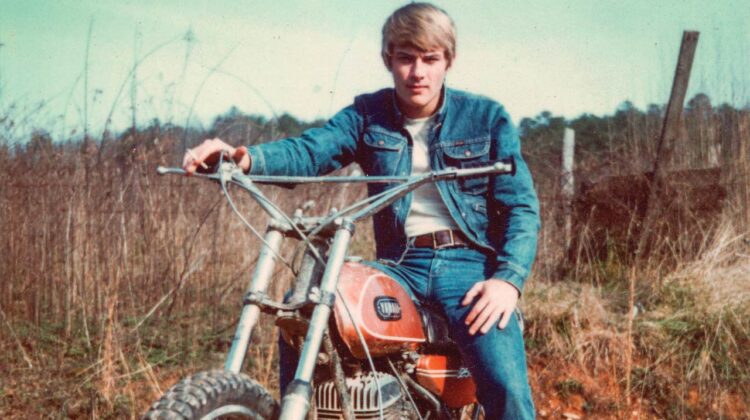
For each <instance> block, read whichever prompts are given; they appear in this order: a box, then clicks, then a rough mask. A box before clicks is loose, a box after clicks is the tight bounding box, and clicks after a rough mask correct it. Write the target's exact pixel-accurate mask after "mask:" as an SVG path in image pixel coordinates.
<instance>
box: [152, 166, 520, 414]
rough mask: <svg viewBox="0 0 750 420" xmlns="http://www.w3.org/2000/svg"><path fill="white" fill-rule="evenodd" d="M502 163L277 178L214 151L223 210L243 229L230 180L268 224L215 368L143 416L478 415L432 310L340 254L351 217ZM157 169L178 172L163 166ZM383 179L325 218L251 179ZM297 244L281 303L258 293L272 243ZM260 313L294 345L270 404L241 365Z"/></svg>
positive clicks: (468, 381)
mask: <svg viewBox="0 0 750 420" xmlns="http://www.w3.org/2000/svg"><path fill="white" fill-rule="evenodd" d="M513 170H514V165H513V162H512V161H501V162H494V163H492V164H490V165H489V166H482V167H473V168H461V169H457V168H447V169H443V170H440V171H434V172H430V173H425V174H419V175H413V176H385V177H368V176H328V177H286V176H252V175H245V174H244V173H243V172H242V171H241V170H240V169H239V168H238V167H237V166H236V165H234V164H233V163H230V162H226V161H224V160H223V159H222V160H221V163H220V164H218V165H217V170H216V171H215V172H214V173H210V174H195V175H194V176H196V177H203V178H205V179H208V180H212V181H216V182H218V183H219V184H220V185H221V188H222V191H223V192H224V194H225V196H226V198H227V200H228V202H229V204H230V206H231V207H232V209H233V211H234V212H235V213H236V214H237V215H238V216H239V217H240V218H241V219H242V221H243V223H245V224H246V225H247V226H248V227H249V228H250V229H251V230H253V232H255V233H256V234H257V235H258V236H259V237H260V236H261V235H259V234H258V232H257V231H255V230H254V229H253V228H252V226H251V225H250V224H249V223H247V221H246V220H245V218H244V217H243V216H242V215H241V214H240V212H239V211H238V210H237V208H236V206H235V205H234V203H233V202H232V199H231V197H230V195H229V192H228V190H227V188H228V186H229V185H236V186H239V187H241V188H242V189H243V190H245V191H246V192H248V193H249V194H250V195H251V196H252V198H253V199H254V200H255V201H256V202H257V203H258V204H259V205H260V207H261V208H262V209H263V210H264V211H265V212H266V213H268V215H269V216H270V221H269V223H268V227H267V230H266V232H265V235H263V236H262V243H263V245H262V247H261V250H260V254H259V257H258V260H257V263H256V266H255V272H254V275H253V276H252V279H251V281H250V285H249V288H248V289H247V292H246V294H245V295H244V299H243V302H242V304H243V306H242V313H241V315H240V318H239V322H238V325H237V330H236V333H235V335H234V339H233V341H232V346H231V348H230V350H229V354H228V355H227V358H226V362H225V365H224V369H223V370H214V371H209V372H203V373H198V374H196V375H193V376H191V377H189V378H187V379H184V380H182V381H181V382H179V383H177V384H176V385H174V386H173V387H172V388H170V389H169V390H168V391H166V393H165V394H164V395H163V396H162V397H161V399H159V400H158V401H157V402H155V403H154V404H153V405H152V406H151V408H150V410H149V411H148V412H147V413H146V414H145V416H144V418H147V419H185V418H187V419H199V418H200V419H214V418H261V419H276V418H280V419H304V418H307V417H312V418H320V419H339V418H343V419H355V418H356V419H368V418H373V419H374V418H380V419H385V418H389V419H392V418H407V419H428V418H429V419H436V418H440V419H472V418H473V419H479V418H483V411H482V409H481V406H480V405H479V404H478V402H477V399H476V395H475V391H476V384H475V383H474V381H473V379H472V377H471V374H470V373H469V371H468V369H466V368H465V367H464V366H463V365H462V361H461V356H460V354H459V352H458V349H457V347H456V345H455V343H453V342H452V341H451V339H450V337H449V335H448V328H447V322H446V321H445V320H444V318H443V317H442V316H441V315H440V314H439V313H437V312H435V311H433V310H430V309H428V308H423V307H421V306H419V305H418V304H417V303H415V302H414V301H412V299H411V298H410V296H409V294H408V293H407V291H406V290H405V289H404V288H403V287H402V286H401V285H400V284H399V283H398V282H396V281H395V280H394V279H392V278H391V277H389V276H388V275H386V274H385V273H383V272H381V271H379V270H377V269H375V268H373V267H371V266H368V265H366V264H363V263H362V262H360V261H361V259H358V258H356V257H350V256H348V255H347V250H348V246H349V243H350V240H351V238H352V235H353V234H354V230H355V229H354V227H355V223H356V222H358V221H360V220H362V219H364V218H367V217H369V216H372V215H373V214H375V213H377V212H378V211H379V210H381V209H383V208H385V207H387V206H389V205H390V204H391V203H393V202H395V201H396V200H398V199H399V198H401V197H403V196H404V195H406V194H408V193H409V192H410V191H412V190H414V189H416V188H418V187H419V186H421V185H424V184H426V183H430V182H437V181H450V180H455V179H458V178H468V177H486V176H498V175H503V174H509V173H512V172H513ZM158 171H159V173H160V174H184V172H183V171H182V170H181V169H176V168H162V167H160V168H159V169H158ZM321 182H323V183H356V182H366V183H389V184H391V185H390V187H391V188H389V189H386V190H385V191H384V192H381V193H379V194H375V195H372V196H369V197H367V198H365V199H363V200H361V201H359V202H356V203H354V204H352V205H350V206H349V207H347V208H345V209H343V210H340V211H336V210H335V209H334V210H332V212H331V213H330V214H328V215H326V216H322V217H307V216H304V209H298V210H296V211H295V213H294V215H293V216H292V217H290V216H288V215H286V214H284V212H282V211H281V210H280V209H279V208H278V206H276V205H275V204H274V203H273V202H271V201H270V200H269V199H268V198H267V197H266V196H265V195H264V194H263V192H262V191H261V190H260V189H259V188H258V186H257V185H256V184H274V185H290V184H291V185H299V184H306V183H321ZM285 238H291V239H295V240H297V241H299V243H298V251H299V253H298V254H297V256H298V257H299V256H300V255H301V257H300V258H297V260H298V261H300V263H299V267H298V268H297V269H296V279H295V281H294V286H293V290H292V291H291V292H290V293H291V294H290V295H288V298H287V299H286V300H284V301H281V302H278V301H274V300H272V299H271V298H270V297H269V296H268V295H267V294H266V290H267V289H268V286H269V283H270V282H271V281H272V274H273V273H274V265H275V263H276V262H277V260H279V259H281V257H280V255H279V250H280V247H281V244H282V241H283V240H284V239H285ZM261 314H268V315H270V316H273V317H275V319H276V325H277V326H278V327H279V329H280V331H281V333H282V337H283V338H284V340H286V342H287V343H288V344H290V345H291V346H292V347H294V348H295V349H297V350H298V353H299V362H298V365H297V369H296V372H295V375H294V380H293V381H292V382H291V383H290V384H289V385H288V386H287V387H286V393H285V394H284V396H283V398H282V399H281V402H280V403H279V402H277V401H276V400H275V399H274V398H273V397H272V396H271V394H270V393H269V392H268V391H267V390H266V389H265V388H264V387H263V386H262V385H260V384H259V383H258V382H256V381H254V380H253V379H251V378H250V377H249V376H247V375H246V374H243V373H241V370H242V366H243V363H244V360H245V355H246V353H247V349H248V345H249V343H250V339H251V336H252V333H253V329H254V327H255V326H256V325H257V324H258V321H259V318H260V315H261Z"/></svg>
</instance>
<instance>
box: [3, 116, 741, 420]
mask: <svg viewBox="0 0 750 420" xmlns="http://www.w3.org/2000/svg"><path fill="white" fill-rule="evenodd" d="M643 115H644V114H635V115H634V116H632V117H633V118H632V119H631V120H625V127H630V131H627V130H626V131H624V132H623V134H622V136H623V137H622V139H618V138H614V139H613V137H612V133H611V132H610V133H609V137H607V134H606V133H602V132H596V133H595V134H596V135H599V136H601V138H602V139H603V140H602V143H601V144H609V146H608V147H602V146H601V144H600V143H591V144H582V146H581V149H580V150H579V156H580V158H579V159H580V160H579V161H578V162H577V165H578V168H579V169H578V170H577V176H580V177H579V178H583V179H595V177H594V175H595V174H597V173H600V172H601V168H602V165H606V166H607V168H608V173H610V174H628V173H634V172H639V170H640V168H639V167H634V166H627V165H625V164H624V163H623V162H626V161H628V156H635V157H637V159H635V160H632V159H631V160H630V162H648V161H649V160H650V159H652V157H653V147H652V148H651V149H649V148H648V147H646V145H648V144H649V142H652V141H653V140H654V132H655V131H658V123H657V124H655V123H654V122H653V121H652V120H653V119H656V120H657V121H658V118H659V115H658V113H657V114H656V115H650V116H649V115H646V116H645V117H644V118H646V119H644V120H643V121H641V120H638V118H640V117H641V116H643ZM712 115H713V114H712ZM716 115H719V116H721V118H719V117H712V118H710V119H708V120H700V119H698V117H696V116H693V117H692V118H688V119H687V123H686V127H687V131H686V132H687V134H688V135H687V136H686V137H685V141H684V143H681V144H680V145H678V147H679V148H680V150H679V151H680V153H677V155H678V156H680V158H679V161H678V162H676V164H677V165H681V166H680V167H682V168H685V167H690V166H691V165H692V163H691V162H695V161H701V160H702V159H703V157H705V154H706V153H708V152H706V150H709V146H710V144H712V142H713V143H716V142H717V140H716V139H717V138H719V139H720V140H721V141H723V142H724V143H722V144H728V145H729V146H724V152H723V153H722V154H720V156H719V158H718V159H719V160H718V163H717V164H718V165H719V166H720V167H721V168H722V169H721V173H722V175H721V178H720V183H719V184H717V185H716V188H722V190H723V191H726V197H725V199H724V201H723V203H722V205H721V211H720V212H719V213H716V214H713V215H712V216H711V218H710V219H709V220H701V221H700V223H698V222H696V223H691V222H690V221H680V222H679V224H678V229H677V234H675V235H672V236H665V237H663V238H661V239H662V240H659V241H655V243H654V246H653V247H652V249H651V252H650V253H649V255H647V256H633V255H632V253H629V252H628V250H627V249H624V248H623V247H621V246H619V245H620V244H619V243H618V242H616V241H615V242H612V243H605V244H587V243H586V241H583V245H581V246H584V247H586V246H589V245H591V246H592V247H594V246H598V247H602V246H603V247H604V248H605V250H606V253H605V255H604V257H603V258H602V257H601V256H600V255H599V254H597V255H596V256H594V254H593V253H592V254H591V256H590V257H587V258H580V255H584V256H585V255H589V254H586V253H583V254H581V253H579V254H578V256H579V258H570V256H569V254H566V252H565V250H564V249H563V245H562V241H561V237H562V226H561V224H560V223H558V222H559V220H560V208H559V205H558V203H559V187H558V181H557V178H556V176H557V172H559V169H558V166H559V155H558V154H557V149H555V147H553V146H550V147H547V146H545V145H546V144H547V143H549V144H552V143H553V142H554V139H555V138H556V139H558V140H559V139H560V138H561V135H562V134H561V132H560V131H559V130H555V127H554V125H553V124H551V123H550V121H547V124H546V125H545V126H544V127H542V128H544V129H545V130H547V129H549V130H547V131H545V130H540V129H539V127H536V128H537V129H536V130H531V129H529V130H527V131H525V140H524V142H525V143H524V147H525V153H526V154H527V158H528V161H529V163H530V165H531V167H532V170H533V172H534V174H535V180H536V183H537V187H538V190H539V193H540V197H541V198H542V209H543V225H544V226H543V231H542V234H541V238H540V248H539V256H538V260H537V263H536V265H535V269H534V273H533V275H532V278H531V279H530V280H529V282H528V287H527V289H526V291H525V293H524V297H523V300H522V306H523V309H524V312H525V315H526V318H527V330H526V332H525V335H526V340H527V348H528V353H529V361H530V362H529V364H530V374H531V378H532V386H533V391H534V398H535V401H536V405H537V410H538V412H539V414H540V416H542V417H549V418H560V417H561V416H562V415H564V414H568V415H569V416H588V417H590V418H631V417H637V418H697V417H701V418H748V417H747V414H746V411H748V410H750V242H749V240H750V236H749V231H748V226H750V208H748V185H750V173H749V172H748V166H749V165H750V163H749V161H748V145H750V135H749V134H748V131H749V130H748V125H749V122H750V117H749V114H748V112H747V111H746V110H745V111H740V110H737V111H735V112H734V113H733V114H731V118H733V119H731V120H730V121H727V120H725V119H722V118H725V114H718V113H716ZM625 117H627V115H625ZM648 118H651V120H649V119H648ZM726 118H729V117H726ZM578 123H579V124H581V122H580V121H578ZM256 125H257V124H256ZM726 127H729V134H730V138H726V137H724V135H723V134H721V133H726V130H727V128H726ZM256 128H257V127H256ZM225 129H226V130H227V132H226V133H225V134H227V136H228V137H231V136H230V134H231V133H233V132H234V131H232V132H231V133H230V131H229V128H227V127H225ZM583 129H584V128H578V129H577V130H583ZM722 130H723V131H722ZM242 133H244V134H243V135H240V136H239V137H237V138H234V139H233V140H232V141H233V142H236V143H239V142H242V141H244V140H247V139H249V138H257V137H254V136H256V134H257V133H256V134H252V133H251V131H248V130H245V131H242ZM260 133H261V134H262V133H263V131H262V130H261V131H260ZM207 134H209V133H207ZM210 134H213V135H222V134H223V133H222V132H219V133H210ZM267 134H269V135H271V136H278V135H280V134H284V133H283V132H282V133H278V132H276V133H273V130H271V132H270V133H267ZM720 134H721V135H720ZM257 135H258V136H259V135H260V134H257ZM618 135H619V134H618ZM243 136H244V137H243ZM700 136H703V137H700ZM711 136H713V137H711ZM194 137H199V135H196V136H194ZM184 138H185V136H183V133H181V132H180V130H179V129H176V128H174V127H162V126H160V125H158V124H155V125H153V126H151V127H149V128H148V129H143V130H139V131H137V132H132V133H130V134H128V133H125V134H123V135H122V136H121V138H118V139H109V138H107V139H104V140H99V141H88V142H82V141H72V140H71V141H52V140H51V138H50V137H49V136H46V135H45V134H44V133H40V132H35V133H34V134H32V135H31V136H30V137H28V138H27V139H26V140H27V141H25V142H24V143H23V144H21V143H12V142H10V141H6V142H5V143H0V185H2V189H0V214H2V219H1V220H0V233H1V234H2V238H3V240H2V241H0V278H2V279H3V280H2V284H0V310H1V312H0V318H1V319H0V331H1V333H0V414H1V417H3V418H41V417H48V418H136V417H138V415H139V414H140V413H143V412H144V410H145V409H146V407H147V406H148V405H149V404H150V403H151V402H152V401H153V400H154V399H155V398H157V397H158V396H159V395H160V393H161V392H162V391H163V390H165V389H166V388H168V387H169V386H170V385H172V384H173V383H174V382H176V381H177V380H178V379H179V378H181V377H183V376H185V375H187V374H190V373H193V372H195V371H198V370H203V369H207V368H213V367H218V366H221V364H222V361H223V355H224V354H225V352H226V351H227V348H228V346H229V343H230V340H231V335H232V333H233V327H234V323H235V322H236V319H237V316H238V313H239V308H240V302H241V296H242V293H243V291H244V289H245V287H246V282H247V280H248V278H249V270H250V267H252V264H253V262H254V259H255V258H256V252H257V249H258V241H257V240H256V239H255V238H254V237H253V236H252V235H250V234H249V232H247V231H246V230H245V228H244V227H243V226H242V225H241V222H240V221H239V220H237V219H236V218H235V217H233V215H232V214H231V210H230V209H229V207H228V206H227V204H226V202H225V200H224V199H223V198H222V196H221V194H220V192H219V191H218V189H217V188H216V187H215V186H214V185H203V184H204V183H201V182H198V181H197V180H194V179H184V178H177V177H158V176H157V175H156V173H155V170H154V169H155V167H156V166H157V165H173V164H175V163H176V162H177V161H178V159H179V156H180V154H179V150H180V147H181V142H182V141H183V139H184ZM606 139H609V143H607V142H606V141H605V140H606ZM712 139H713V140H712ZM613 140H614V144H615V146H614V147H613V146H612V144H613ZM192 141H195V140H194V139H191V140H190V142H192ZM644 150H645V151H644ZM618 156H619V158H618ZM644 166H647V164H644ZM267 191H269V193H270V194H271V196H272V197H274V198H275V199H276V201H277V202H279V203H281V205H282V207H283V208H285V209H286V210H287V211H291V210H293V209H294V208H295V207H296V206H298V205H300V204H301V203H304V202H305V201H307V200H310V199H315V200H316V201H317V204H316V207H315V211H316V212H320V213H325V212H326V210H327V209H329V208H331V207H338V208H341V206H342V205H343V204H344V203H347V202H351V201H352V200H353V199H354V198H355V197H362V196H364V194H365V191H364V189H362V188H328V189H327V188H324V187H320V186H316V187H311V188H298V189H296V190H294V191H293V192H289V191H287V190H280V189H273V188H269V189H267ZM235 198H236V200H237V202H238V203H239V205H240V207H241V208H242V209H243V210H244V211H245V212H246V214H249V215H253V217H255V216H254V215H258V214H259V211H258V208H257V206H256V205H255V204H254V203H251V202H249V201H248V200H246V199H245V198H244V197H239V196H237V197H235ZM634 217H635V216H634ZM251 222H252V223H253V224H254V225H255V226H256V227H258V228H261V229H262V228H263V225H262V224H263V219H260V218H251ZM589 227H590V226H587V225H586V224H585V223H579V224H578V225H577V226H576V229H575V232H577V234H580V235H583V234H584V233H585V232H586V229H588V228H589ZM634 232H636V233H637V231H634ZM372 243H373V240H372V232H371V228H370V227H369V225H363V226H362V227H361V228H360V229H359V231H358V233H357V236H356V237H355V244H354V249H353V253H354V254H359V255H363V256H365V257H370V258H371V257H372V255H373V250H372ZM625 248H626V247H625ZM290 251H291V248H288V249H286V248H285V251H284V252H286V253H289V252H290ZM289 280H290V277H289V275H288V273H286V272H284V271H283V270H281V269H280V270H279V272H278V274H277V276H276V281H275V282H274V284H273V287H272V289H273V290H272V294H273V295H274V296H276V297H278V296H280V295H281V294H282V292H283V291H284V290H285V289H286V288H287V287H288V283H289ZM273 329H274V327H273V326H272V325H271V324H268V323H266V324H264V326H263V331H264V332H263V333H262V334H258V335H256V337H255V343H254V345H253V347H252V349H251V350H250V358H249V364H248V372H249V373H250V374H251V376H253V377H255V378H257V379H258V380H260V381H261V382H263V383H265V384H267V385H268V386H269V387H270V388H271V389H275V383H276V368H275V361H276V358H277V355H276V347H275V336H276V334H275V332H274V331H273Z"/></svg>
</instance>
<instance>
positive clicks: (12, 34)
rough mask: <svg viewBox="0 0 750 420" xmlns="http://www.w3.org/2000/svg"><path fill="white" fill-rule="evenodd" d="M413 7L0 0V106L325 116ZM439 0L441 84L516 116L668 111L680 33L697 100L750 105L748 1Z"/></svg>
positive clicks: (294, 1) (196, 117)
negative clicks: (443, 40)
mask: <svg viewBox="0 0 750 420" xmlns="http://www.w3.org/2000/svg"><path fill="white" fill-rule="evenodd" d="M405 3H406V2H404V1H395V0H380V1H371V0H369V1H361V0H349V1H345V0H325V1H324V0H307V1H302V0H276V1H268V0H262V1H261V0H255V1H250V0H248V1H242V0H212V1H203V0H181V1H177V0H159V1H145V0H118V1H113V0H97V1H92V0H46V1H43V0H0V44H2V45H1V46H0V112H3V111H4V110H5V111H4V112H5V113H15V114H14V115H16V118H18V119H19V120H21V117H23V118H25V120H24V121H25V122H26V125H27V126H32V125H39V126H42V127H41V128H45V129H47V130H48V131H50V132H53V133H59V135H61V136H64V135H66V133H68V134H69V133H70V132H72V131H75V130H78V131H80V130H81V128H82V127H83V125H84V122H87V123H88V127H89V129H90V130H91V131H92V132H95V131H96V130H101V129H103V127H104V126H105V123H106V121H108V120H110V121H111V125H110V127H111V128H114V129H122V128H125V127H127V126H129V124H130V123H131V119H132V117H133V112H132V109H133V107H132V105H133V104H135V117H136V121H137V123H139V124H146V123H148V121H151V120H152V119H154V118H158V119H159V120H160V121H161V122H173V123H175V124H185V123H186V122H188V121H189V123H190V124H204V125H207V124H210V123H211V121H212V120H213V118H214V117H215V116H216V115H219V114H222V113H224V112H226V111H227V110H229V109H230V108H231V107H232V106H236V107H237V108H238V109H239V110H241V111H242V112H246V113H255V114H261V115H265V116H268V117H271V116H273V115H280V114H281V113H284V112H288V113H290V114H292V115H294V116H295V117H297V118H301V119H304V120H312V119H316V118H327V117H330V116H331V115H332V114H333V113H335V112H336V111H337V110H339V109H341V108H343V107H344V106H347V105H349V104H350V103H351V102H352V100H353V98H354V96H356V95H357V94H360V93H364V92H369V91H373V90H377V89H379V88H381V87H385V86H391V85H392V81H391V80H392V79H391V78H390V75H389V73H388V72H387V70H386V69H385V67H384V66H383V64H382V61H381V59H380V56H379V52H380V30H381V27H382V24H383V22H384V20H385V18H386V17H387V16H388V15H389V14H390V13H391V12H392V11H393V10H395V9H396V8H398V7H399V6H401V5H403V4H405ZM435 4H437V5H438V6H440V7H442V8H444V9H445V10H446V11H447V12H448V13H449V14H450V15H451V16H452V17H453V19H454V21H455V23H456V26H457V28H458V47H457V59H456V62H455V64H454V66H453V68H452V69H451V70H450V72H449V73H448V77H447V84H448V85H449V86H451V87H453V88H457V89H464V90H468V91H471V92H475V93H481V94H484V95H486V96H489V97H491V98H494V99H496V100H498V101H499V102H501V103H502V104H504V105H505V107H506V108H507V109H508V110H509V112H510V114H511V116H512V117H513V119H514V120H516V121H519V120H520V119H521V118H523V117H533V116H535V115H537V114H539V113H540V112H541V111H543V110H548V111H550V112H552V113H553V114H557V115H563V116H565V117H567V118H574V117H576V116H578V115H580V114H582V113H594V114H599V115H602V114H611V113H612V112H614V111H615V109H616V108H617V106H618V105H619V104H621V103H622V102H623V101H625V100H630V101H632V102H633V103H634V104H635V105H636V106H638V107H639V108H645V107H646V106H647V105H648V104H650V103H660V104H663V103H666V102H667V100H668V97H669V92H670V89H671V84H672V77H673V75H674V67H675V63H676V60H677V54H678V50H679V45H680V40H681V37H682V31H683V30H698V31H700V33H701V34H700V40H699V43H698V48H697V51H696V56H695V62H694V65H693V72H692V77H691V81H690V88H689V90H688V98H690V97H692V96H693V95H694V94H696V93H699V92H703V93H706V94H708V95H709V96H710V97H711V99H712V101H713V103H715V104H718V103H722V102H729V103H732V104H734V105H737V106H746V105H748V103H750V71H748V69H750V3H748V1H747V0H714V1H696V0H629V1H621V0H617V1H615V0H569V1H561V0H526V1H518V0H494V1H491V0H454V1H442V0H441V1H435ZM89 34H90V35H89ZM87 50H88V55H87ZM87 57H88V58H87ZM132 70H135V71H134V73H133V72H132ZM9 109H10V110H12V111H8V110H9Z"/></svg>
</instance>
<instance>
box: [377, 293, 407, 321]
mask: <svg viewBox="0 0 750 420" xmlns="http://www.w3.org/2000/svg"><path fill="white" fill-rule="evenodd" d="M375 313H377V314H378V318H380V319H381V320H383V321H398V320H399V319H401V304H400V303H398V300H396V298H394V297H391V296H378V297H376V298H375Z"/></svg>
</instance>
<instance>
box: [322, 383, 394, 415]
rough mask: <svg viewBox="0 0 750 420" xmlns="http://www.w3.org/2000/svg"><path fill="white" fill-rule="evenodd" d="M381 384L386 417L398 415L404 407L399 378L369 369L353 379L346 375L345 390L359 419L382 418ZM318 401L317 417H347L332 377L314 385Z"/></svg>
mask: <svg viewBox="0 0 750 420" xmlns="http://www.w3.org/2000/svg"><path fill="white" fill-rule="evenodd" d="M375 375H377V381H375V377H376V376H375ZM378 385H379V386H380V394H381V395H380V398H381V399H382V401H383V416H384V417H385V418H399V415H400V414H401V413H402V410H403V408H404V404H403V403H404V399H403V395H402V393H401V387H400V385H399V383H398V380H397V379H396V377H394V376H393V375H389V374H387V373H383V372H377V373H372V372H369V373H367V374H361V375H357V376H355V377H353V378H346V389H347V390H348V392H349V398H350V400H351V402H352V408H353V410H354V416H355V417H356V418H357V419H377V418H380V410H379V407H378ZM315 403H316V410H317V418H319V419H343V418H344V416H343V413H342V411H341V401H340V399H339V394H338V391H337V390H336V384H335V383H334V382H333V381H332V380H330V381H326V382H323V383H321V384H319V385H317V386H316V387H315Z"/></svg>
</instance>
